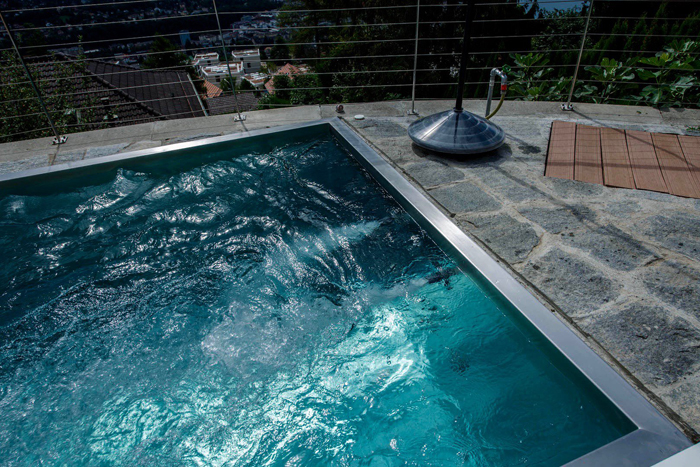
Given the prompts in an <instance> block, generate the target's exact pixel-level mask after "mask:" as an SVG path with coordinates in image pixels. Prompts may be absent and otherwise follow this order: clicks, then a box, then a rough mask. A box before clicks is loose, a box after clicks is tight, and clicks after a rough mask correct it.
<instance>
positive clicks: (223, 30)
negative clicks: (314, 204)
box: [0, 0, 700, 144]
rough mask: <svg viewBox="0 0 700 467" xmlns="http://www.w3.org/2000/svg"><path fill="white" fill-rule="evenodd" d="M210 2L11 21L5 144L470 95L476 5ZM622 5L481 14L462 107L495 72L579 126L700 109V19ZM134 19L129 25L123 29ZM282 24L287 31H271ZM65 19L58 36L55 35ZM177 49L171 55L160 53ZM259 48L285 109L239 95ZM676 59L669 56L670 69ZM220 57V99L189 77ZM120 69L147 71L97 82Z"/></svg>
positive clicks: (519, 7)
mask: <svg viewBox="0 0 700 467" xmlns="http://www.w3.org/2000/svg"><path fill="white" fill-rule="evenodd" d="M207 1H208V2H210V5H207V6H200V7H198V8H197V9H196V10H193V11H181V10H179V8H180V7H179V5H178V6H177V8H178V9H177V10H175V9H174V8H173V7H172V6H170V7H165V5H168V4H167V3H166V2H162V1H161V0H128V1H127V0H125V1H113V2H104V3H77V1H76V4H74V5H60V6H51V5H45V6H38V7H34V8H26V9H23V8H19V9H12V10H5V11H3V12H0V18H1V19H2V23H3V30H2V32H1V33H0V70H1V71H0V110H2V115H1V116H0V123H1V124H2V130H0V141H11V140H16V139H22V138H34V137H39V136H46V135H47V134H50V135H52V136H54V141H55V142H56V143H57V144H60V143H61V142H62V141H64V140H65V135H66V134H69V133H71V132H75V131H85V130H91V129H97V128H108V127H113V126H119V125H127V124H137V123H140V122H148V121H154V120H164V119H177V118H188V117H195V116H202V117H204V116H207V115H210V114H212V113H214V111H215V110H216V109H217V106H219V107H223V110H222V109H221V108H219V110H218V112H231V113H234V114H235V119H236V120H244V119H245V112H247V111H251V110H255V109H257V108H261V109H263V108H275V107H287V106H294V105H305V104H323V103H329V104H331V103H345V102H349V101H368V100H384V99H408V100H410V102H411V110H410V111H409V113H412V114H416V109H415V103H416V102H417V101H420V100H425V99H436V98H453V97H454V95H455V94H457V91H458V89H457V88H458V83H457V79H456V78H457V76H456V70H457V69H458V67H459V66H460V50H461V47H462V42H461V41H462V31H463V29H462V28H463V21H464V18H463V16H464V14H465V13H466V8H465V6H466V3H465V2H458V1H454V0H449V1H448V2H446V3H439V2H438V1H437V0H416V2H415V3H414V4H408V5H392V6H382V5H376V6H372V7H362V6H355V5H353V4H349V5H348V6H347V8H319V9H309V8H306V7H305V6H304V5H306V2H304V1H298V2H294V3H293V5H298V7H293V6H290V5H292V3H290V5H288V6H285V7H284V8H283V9H282V10H278V11H274V12H272V13H271V12H270V11H240V10H236V11H226V10H221V8H220V5H217V4H216V0H207ZM615 4H617V5H619V4H620V2H612V1H610V0H595V2H594V1H593V0H587V1H580V0H541V1H539V2H537V4H536V5H535V4H523V3H519V2H517V1H515V0H510V1H503V0H501V1H493V2H484V1H481V2H478V3H474V10H475V17H474V21H473V28H474V31H473V35H472V47H471V51H470V54H469V61H468V62H467V63H465V66H464V68H465V71H466V79H465V86H466V87H465V88H462V91H464V97H465V99H474V98H484V97H485V96H486V90H487V88H488V85H489V72H490V70H491V69H492V68H493V67H495V66H498V67H504V69H505V70H506V72H507V73H508V74H509V76H508V79H509V81H510V83H511V87H510V91H509V95H508V96H507V97H506V99H508V100H513V99H524V100H552V101H560V102H562V108H563V109H567V110H568V109H571V108H573V104H574V103H575V102H599V103H615V104H635V105H644V104H646V105H654V106H657V107H660V106H686V107H700V89H699V87H700V70H699V69H698V67H699V66H698V64H699V63H700V13H698V12H695V11H694V10H693V8H692V6H693V3H692V2H679V3H678V4H676V3H669V4H665V6H663V5H664V4H662V3H661V2H652V1H649V2H644V4H645V5H646V7H645V8H643V9H641V10H639V14H638V15H637V16H630V11H629V9H625V10H622V9H621V8H620V7H617V6H615ZM202 5H203V4H202ZM637 5H638V4H637ZM684 5H685V6H684ZM694 5H695V6H697V3H695V4H694ZM155 6H163V8H158V9H156V8H155ZM550 6H551V7H552V8H559V9H560V11H555V10H554V9H552V8H550ZM563 6H564V7H566V6H570V7H571V8H570V9H568V10H561V8H562V7H563ZM125 10H129V11H131V12H132V13H131V17H130V18H123V17H121V16H124V11H125ZM57 11H60V13H61V15H60V16H59V15H54V14H53V13H54V12H57ZM270 14H272V15H273V17H274V22H273V21H270V18H269V16H268V17H265V18H263V17H261V16H260V15H270ZM120 15H121V16H120ZM246 16H250V17H253V18H252V20H251V18H244V17H246ZM54 17H56V19H58V20H60V21H61V23H60V24H46V23H47V22H48V23H51V20H53V19H54ZM27 19H29V20H30V21H28V20H27ZM39 20H42V21H43V23H44V24H43V26H42V25H38V24H41V23H39ZM32 21H34V24H27V23H29V22H32ZM640 22H641V23H644V24H645V25H646V26H647V28H646V29H640V28H639V27H638V26H636V25H635V24H637V23H640ZM178 40H179V41H180V45H181V47H176V48H175V49H174V50H171V49H170V48H168V47H166V48H165V50H156V49H154V44H155V43H156V42H158V41H160V42H161V43H165V44H166V45H167V44H168V41H170V43H172V42H177V41H178ZM674 41H677V43H674ZM161 45H162V44H161ZM251 47H252V48H256V49H258V50H259V51H261V53H262V54H263V57H262V61H263V62H264V63H265V64H266V72H267V75H268V76H269V77H270V79H271V81H272V83H273V84H275V82H276V81H277V82H278V83H277V84H282V85H281V86H275V88H274V94H270V93H267V92H266V91H265V90H260V89H243V88H241V87H240V86H239V87H238V88H236V83H243V82H244V81H241V79H240V78H237V77H236V76H234V75H233V73H232V71H231V66H230V60H231V57H232V53H233V52H234V51H235V50H238V49H246V48H251ZM684 47H685V48H684ZM664 48H670V49H669V50H670V52H667V55H668V56H661V58H659V57H657V55H660V54H661V52H662V51H663V50H664ZM88 49H89V50H88ZM207 52H217V53H219V54H220V57H221V62H223V63H225V64H226V65H228V66H226V67H225V69H226V70H228V71H227V72H226V78H228V80H227V82H228V83H232V84H233V86H226V87H225V89H220V91H216V92H214V93H213V94H216V95H215V96H214V95H212V93H207V92H206V87H207V86H209V87H210V88H211V87H212V85H216V84H219V83H215V82H211V81H210V82H207V81H206V80H205V79H204V77H203V75H202V74H200V73H197V71H196V70H193V68H192V67H191V66H190V63H188V62H189V60H191V56H192V55H194V54H196V53H207ZM119 53H124V56H125V57H127V58H128V60H129V61H130V62H131V63H132V65H135V66H124V65H122V64H120V65H115V64H114V63H113V65H112V68H109V67H107V66H104V67H103V68H104V69H101V70H96V69H95V68H96V67H97V65H95V64H96V63H107V62H116V61H118V60H117V59H116V58H115V57H116V55H115V54H119ZM669 56H670V58H669ZM185 57H187V58H185ZM173 60H176V62H175V63H173ZM177 60H179V61H177ZM286 64H290V65H295V66H301V65H304V67H305V69H306V70H307V73H306V76H305V77H303V78H302V77H301V76H302V75H301V74H293V76H292V79H282V78H277V80H275V78H274V76H275V73H276V72H275V68H277V67H281V66H283V65H286ZM176 89H181V90H180V91H178V92H177V93H175V92H172V91H174V90H176ZM229 101H230V102H229ZM222 103H226V104H225V105H224V104H222Z"/></svg>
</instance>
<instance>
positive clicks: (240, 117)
mask: <svg viewBox="0 0 700 467" xmlns="http://www.w3.org/2000/svg"><path fill="white" fill-rule="evenodd" d="M211 2H212V3H213V4H214V14H215V15H216V25H217V26H218V28H219V37H221V48H222V49H223V51H224V59H225V60H226V70H228V79H229V82H230V83H231V91H232V92H233V100H234V101H235V102H236V112H237V113H238V115H236V116H235V117H233V121H235V122H242V121H243V120H245V115H241V107H240V106H239V105H238V96H237V95H236V81H235V80H234V79H233V76H232V75H231V64H230V63H229V61H228V52H227V51H226V41H225V40H224V33H223V32H222V31H221V21H219V10H218V9H217V8H216V0H211Z"/></svg>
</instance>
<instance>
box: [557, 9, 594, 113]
mask: <svg viewBox="0 0 700 467" xmlns="http://www.w3.org/2000/svg"><path fill="white" fill-rule="evenodd" d="M592 11H593V0H591V3H590V4H589V5H588V16H587V17H586V26H585V27H584V28H583V37H582V38H581V48H580V49H579V51H578V60H577V61H576V69H575V70H574V79H573V80H572V81H571V90H570V91H569V100H567V101H566V104H562V105H561V110H574V106H573V105H571V99H572V98H573V96H574V87H576V78H578V69H579V67H580V66H581V57H582V56H583V48H584V47H585V45H586V37H587V36H588V25H589V24H590V22H591V12H592Z"/></svg>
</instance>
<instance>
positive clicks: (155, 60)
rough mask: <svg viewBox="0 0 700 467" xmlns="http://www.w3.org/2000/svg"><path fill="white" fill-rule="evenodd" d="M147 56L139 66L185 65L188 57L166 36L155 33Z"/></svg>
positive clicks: (163, 66) (154, 67) (149, 67)
mask: <svg viewBox="0 0 700 467" xmlns="http://www.w3.org/2000/svg"><path fill="white" fill-rule="evenodd" d="M148 54H149V55H148V56H147V57H146V59H145V60H144V61H143V63H142V64H141V66H142V67H143V68H146V69H156V68H176V67H180V66H181V67H185V66H187V65H188V64H189V58H188V57H187V55H185V54H184V53H182V52H180V49H179V48H178V47H177V46H176V45H175V44H173V43H172V42H171V41H170V40H168V39H167V38H165V37H163V36H161V35H160V34H156V38H155V39H154V40H153V43H152V44H151V48H150V50H149V51H148Z"/></svg>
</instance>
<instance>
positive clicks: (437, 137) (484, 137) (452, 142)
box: [408, 109, 506, 155]
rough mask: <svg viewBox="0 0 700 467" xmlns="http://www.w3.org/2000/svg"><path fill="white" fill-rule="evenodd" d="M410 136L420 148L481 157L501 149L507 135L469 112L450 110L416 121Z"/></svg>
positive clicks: (409, 131)
mask: <svg viewBox="0 0 700 467" xmlns="http://www.w3.org/2000/svg"><path fill="white" fill-rule="evenodd" d="M408 136H409V137H410V138H411V139H412V140H413V142H414V143H416V144H417V145H418V146H420V147H422V148H425V149H429V150H431V151H435V152H441V153H445V154H465V155H468V154H481V153H483V152H488V151H493V150H494V149H497V148H499V147H500V146H501V145H502V144H503V142H504V141H505V139H506V134H505V132H504V131H503V130H502V129H501V127H499V126H498V125H496V124H495V123H492V122H490V121H489V120H486V119H485V118H483V117H479V116H478V115H474V114H473V113H471V112H467V111H466V110H455V109H453V110H447V111H445V112H439V113H436V114H433V115H429V116H427V117H425V118H422V119H420V120H416V121H415V122H413V123H411V126H409V127H408Z"/></svg>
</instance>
